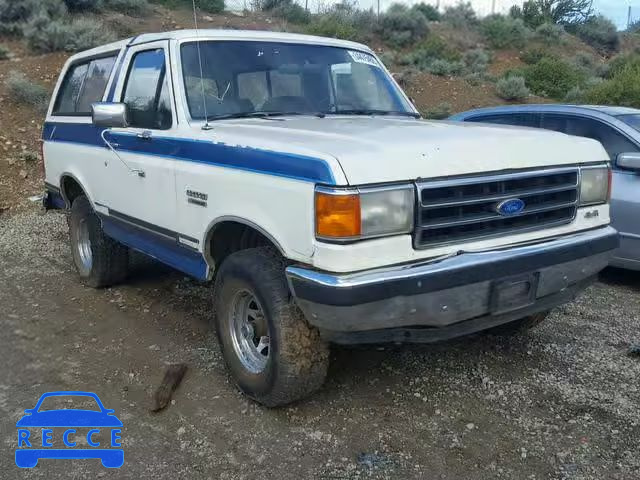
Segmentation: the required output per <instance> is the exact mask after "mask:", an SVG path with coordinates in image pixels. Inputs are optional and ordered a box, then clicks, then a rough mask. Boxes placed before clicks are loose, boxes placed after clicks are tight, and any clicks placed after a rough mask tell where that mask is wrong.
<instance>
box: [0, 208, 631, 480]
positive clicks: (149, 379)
mask: <svg viewBox="0 0 640 480" xmlns="http://www.w3.org/2000/svg"><path fill="white" fill-rule="evenodd" d="M209 305H210V288H209V287H208V286H206V285H202V284H198V283H196V282H194V281H192V280H189V279H187V278H185V277H183V276H181V275H179V274H177V273H175V272H172V271H170V270H167V269H165V268H164V267H161V266H159V265H157V264H155V263H153V262H151V261H148V260H145V259H137V261H136V263H135V268H134V271H133V274H132V276H131V279H130V280H129V282H128V283H127V285H123V286H121V287H117V288H111V289H105V290H92V289H90V288H86V287H83V286H82V285H81V284H80V283H79V282H78V280H77V279H76V277H75V275H74V272H73V270H72V266H71V259H70V255H69V251H68V246H67V234H66V223H65V221H64V217H62V216H61V215H58V214H51V213H50V214H47V215H43V214H41V213H39V212H37V211H35V209H34V210H32V211H27V212H25V213H20V214H17V215H14V216H12V217H4V218H3V217H0V328H1V331H2V334H0V353H1V354H2V355H1V358H2V364H1V365H2V368H0V414H1V416H2V419H3V421H2V422H1V423H0V441H1V442H2V444H3V445H4V451H5V455H2V456H1V457H0V472H1V473H0V477H2V478H57V477H64V478H90V477H103V476H104V477H114V478H136V479H140V478H152V477H154V478H171V479H177V478H222V479H235V478H277V479H280V478H294V479H301V478H318V479H353V478H393V479H396V478H429V479H462V478H473V479H494V478H504V479H525V478H526V479H546V478H551V479H556V478H557V479H564V478H566V479H637V478H640V454H639V453H638V451H639V450H638V447H639V446H640V430H639V425H640V408H639V407H640V356H633V355H631V354H629V351H630V348H631V347H632V346H633V345H638V344H640V274H637V273H628V272H621V271H608V272H605V274H604V275H603V277H602V279H601V281H600V282H599V283H597V284H595V285H594V286H593V287H591V288H589V289H588V290H587V292H585V293H584V294H583V295H582V296H581V297H580V298H579V299H578V300H577V301H576V302H574V303H573V304H571V305H567V306H565V307H562V308H560V309H558V310H557V311H556V312H554V313H553V315H552V316H551V317H550V318H549V320H548V321H547V322H545V323H544V324H543V325H541V326H540V327H538V328H537V329H535V330H534V331H532V332H530V333H529V334H528V335H526V336H520V337H513V338H510V339H500V338H496V337H491V336H486V335H484V336H474V337H470V338H465V339H462V340H458V341H455V342H449V343H445V344H439V345H435V346H419V347H418V346H411V347H392V348H385V349H381V348H374V347H371V348H368V349H364V348H363V349H334V350H333V351H332V367H331V369H330V372H329V378H328V380H327V383H326V385H325V386H324V388H323V389H322V390H321V391H320V392H318V394H316V395H315V396H313V397H312V398H311V399H309V400H307V401H305V402H301V403H298V404H296V405H294V406H291V407H288V408H282V409H277V410H268V409H265V408H262V407H260V406H258V405H257V404H255V403H253V402H251V401H248V400H247V399H246V398H244V397H243V396H242V395H241V394H240V393H238V391H237V390H236V389H235V388H234V386H233V385H232V384H231V383H230V382H229V380H228V377H227V375H226V372H225V369H224V365H223V362H222V358H221V355H220V352H219V349H218V347H217V345H216V344H215V342H214V340H213V337H212V336H211V334H210V333H209V332H208V328H207V324H208V319H209V315H210V306H209ZM173 362H186V363H187V364H188V365H189V372H188V373H187V376H186V377H185V380H184V381H183V384H182V385H181V386H180V388H179V389H178V391H177V392H176V394H175V395H174V401H173V403H172V404H171V405H170V406H169V408H168V409H167V410H165V411H164V412H162V413H159V414H152V413H150V412H149V408H150V406H151V404H152V401H151V396H152V392H153V390H154V389H155V386H157V384H158V383H159V382H160V380H161V378H162V375H163V372H164V368H165V367H166V364H168V363H173ZM52 390H89V391H94V392H96V393H97V394H98V395H99V396H100V398H101V399H102V401H103V403H104V404H105V406H106V407H107V408H113V409H115V412H116V415H117V416H118V417H119V418H120V419H121V420H122V421H123V423H124V428H123V434H122V436H123V445H124V450H125V463H124V466H123V467H122V468H121V469H120V470H106V469H104V468H103V467H102V466H101V465H100V463H99V461H97V460H73V461H69V460H42V461H41V462H40V463H39V464H38V466H37V467H36V468H34V469H31V470H20V469H18V468H17V467H16V466H15V464H14V461H13V450H14V449H15V448H16V446H17V433H16V428H15V422H16V421H17V420H18V419H19V418H20V417H21V415H22V413H23V410H24V409H25V408H32V407H33V406H34V404H35V402H36V400H37V398H38V397H39V396H40V395H41V394H42V393H43V392H47V391H52ZM54 433H55V432H54Z"/></svg>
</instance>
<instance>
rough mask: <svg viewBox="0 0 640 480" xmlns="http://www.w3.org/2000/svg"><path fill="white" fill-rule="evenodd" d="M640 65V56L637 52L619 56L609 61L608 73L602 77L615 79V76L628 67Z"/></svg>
mask: <svg viewBox="0 0 640 480" xmlns="http://www.w3.org/2000/svg"><path fill="white" fill-rule="evenodd" d="M634 64H637V65H640V54H638V53H636V52H629V53H624V54H622V53H621V54H619V55H616V56H615V57H613V58H612V59H611V60H609V63H607V64H606V65H607V71H606V72H605V73H606V74H605V75H600V76H602V77H607V78H613V77H614V76H615V75H617V74H618V73H620V72H621V71H622V70H624V69H625V68H626V67H627V66H628V65H634Z"/></svg>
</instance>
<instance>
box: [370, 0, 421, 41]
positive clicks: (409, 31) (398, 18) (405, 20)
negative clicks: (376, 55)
mask: <svg viewBox="0 0 640 480" xmlns="http://www.w3.org/2000/svg"><path fill="white" fill-rule="evenodd" d="M378 32H379V33H380V36H381V37H382V39H383V40H384V41H385V42H386V43H388V44H390V45H393V46H397V47H405V46H407V45H410V44H412V43H415V42H418V41H420V40H422V39H423V38H424V37H426V36H427V34H428V33H429V26H428V25H427V19H426V18H425V17H424V15H422V13H420V12H419V11H417V10H411V9H409V8H407V7H406V6H405V5H402V4H394V5H392V6H391V7H389V10H387V12H386V13H385V14H384V15H381V16H380V18H379V20H378Z"/></svg>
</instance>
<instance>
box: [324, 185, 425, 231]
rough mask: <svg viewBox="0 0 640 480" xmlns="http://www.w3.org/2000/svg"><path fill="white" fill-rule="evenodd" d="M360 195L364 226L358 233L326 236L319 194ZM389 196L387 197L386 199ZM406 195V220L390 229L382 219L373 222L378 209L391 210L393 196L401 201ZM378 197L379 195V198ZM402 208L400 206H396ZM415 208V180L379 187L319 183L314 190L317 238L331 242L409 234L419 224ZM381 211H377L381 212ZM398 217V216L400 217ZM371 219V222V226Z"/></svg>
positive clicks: (361, 224) (404, 218) (360, 208)
mask: <svg viewBox="0 0 640 480" xmlns="http://www.w3.org/2000/svg"><path fill="white" fill-rule="evenodd" d="M341 195H342V196H344V195H346V196H354V195H355V196H357V199H358V208H359V214H358V218H359V221H360V228H359V229H358V231H357V232H352V234H350V235H345V236H331V235H324V234H323V231H322V228H321V226H320V222H321V221H322V220H321V219H320V218H319V211H318V205H319V197H320V196H341ZM385 195H387V197H386V198H385ZM401 196H404V201H405V202H404V203H403V204H402V205H403V206H404V208H403V215H402V222H400V221H396V223H395V224H390V225H388V228H383V227H384V226H383V227H380V224H379V222H378V223H377V225H376V222H375V221H373V222H372V221H371V220H372V217H374V216H375V215H376V212H374V211H373V210H374V209H375V208H376V207H377V208H378V209H382V210H385V209H386V210H387V212H388V211H389V209H390V208H393V207H392V206H390V205H389V204H390V203H393V201H392V199H393V198H394V197H395V200H399V197H401ZM376 197H377V198H376ZM396 208H398V205H396ZM415 208H416V188H415V184H413V183H407V182H404V183H396V184H389V185H378V186H366V187H365V186H359V187H328V186H323V185H317V186H316V187H315V192H314V229H315V237H316V239H317V240H319V241H322V242H327V243H351V242H355V241H359V240H368V239H373V238H381V237H390V236H396V235H407V234H410V233H412V232H413V230H414V226H415ZM380 213H381V212H377V214H378V215H380ZM396 220H397V219H396ZM367 222H368V223H369V224H368V225H367Z"/></svg>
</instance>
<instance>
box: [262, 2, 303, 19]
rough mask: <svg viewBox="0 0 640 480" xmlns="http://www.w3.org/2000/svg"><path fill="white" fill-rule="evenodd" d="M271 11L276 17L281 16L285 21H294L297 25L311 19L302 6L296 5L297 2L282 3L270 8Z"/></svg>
mask: <svg viewBox="0 0 640 480" xmlns="http://www.w3.org/2000/svg"><path fill="white" fill-rule="evenodd" d="M271 12H272V13H273V15H275V16H276V17H279V18H282V19H283V20H286V21H287V22H291V23H296V24H299V25H306V24H307V23H309V22H310V21H311V16H310V15H309V12H307V11H306V10H305V9H304V7H302V6H300V5H298V4H297V3H292V2H289V3H283V4H282V5H280V6H279V7H276V8H274V9H273V10H271Z"/></svg>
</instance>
